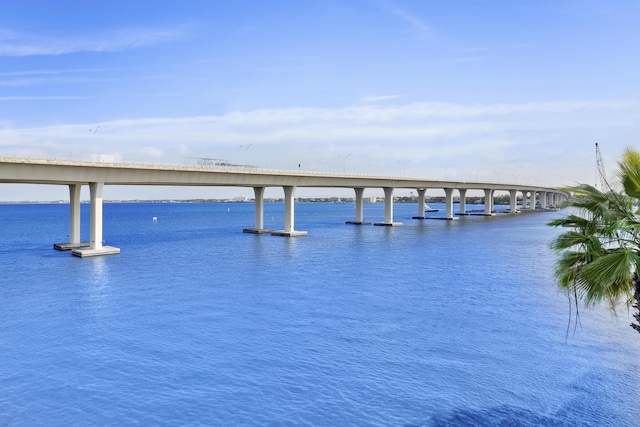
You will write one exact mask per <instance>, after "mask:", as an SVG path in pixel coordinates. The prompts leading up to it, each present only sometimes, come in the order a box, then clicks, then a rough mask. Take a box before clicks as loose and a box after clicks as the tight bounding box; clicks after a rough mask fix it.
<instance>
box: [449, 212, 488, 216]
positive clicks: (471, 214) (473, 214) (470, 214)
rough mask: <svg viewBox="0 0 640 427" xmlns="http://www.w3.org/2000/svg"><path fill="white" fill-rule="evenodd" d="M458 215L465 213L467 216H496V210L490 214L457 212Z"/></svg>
mask: <svg viewBox="0 0 640 427" xmlns="http://www.w3.org/2000/svg"><path fill="white" fill-rule="evenodd" d="M456 215H459V216H463V215H465V216H496V214H495V212H492V213H490V214H486V213H459V214H456Z"/></svg>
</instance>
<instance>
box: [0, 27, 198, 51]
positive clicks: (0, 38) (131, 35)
mask: <svg viewBox="0 0 640 427" xmlns="http://www.w3.org/2000/svg"><path fill="white" fill-rule="evenodd" d="M185 35H186V29H185V28H168V29H156V28H122V29H118V30H114V31H111V32H106V33H102V34H97V35H96V34H84V35H81V36H77V35H74V36H56V35H42V34H29V33H21V32H16V31H10V30H6V29H4V30H0V56H34V55H64V54H69V53H74V52H116V51H123V50H131V49H135V48H139V47H144V46H150V45H154V44H158V43H166V42H172V41H175V40H179V39H181V38H183V37H185Z"/></svg>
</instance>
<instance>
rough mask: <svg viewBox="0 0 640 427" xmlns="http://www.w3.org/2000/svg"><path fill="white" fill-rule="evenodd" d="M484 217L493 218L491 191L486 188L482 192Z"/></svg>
mask: <svg viewBox="0 0 640 427" xmlns="http://www.w3.org/2000/svg"><path fill="white" fill-rule="evenodd" d="M484 215H485V216H493V215H495V214H494V213H493V190H491V189H489V188H486V189H485V190H484Z"/></svg>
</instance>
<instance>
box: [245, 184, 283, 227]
mask: <svg viewBox="0 0 640 427" xmlns="http://www.w3.org/2000/svg"><path fill="white" fill-rule="evenodd" d="M253 193H254V203H253V204H254V215H253V228H245V229H243V230H242V232H243V233H251V234H266V233H271V232H273V231H275V230H274V229H273V228H264V187H253Z"/></svg>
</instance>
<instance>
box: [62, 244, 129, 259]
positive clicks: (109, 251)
mask: <svg viewBox="0 0 640 427" xmlns="http://www.w3.org/2000/svg"><path fill="white" fill-rule="evenodd" d="M71 253H72V254H73V255H75V256H79V257H81V258H86V257H91V256H102V255H116V254H119V253H120V248H114V247H113V246H103V247H101V248H99V249H91V248H79V249H73V250H71Z"/></svg>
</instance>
